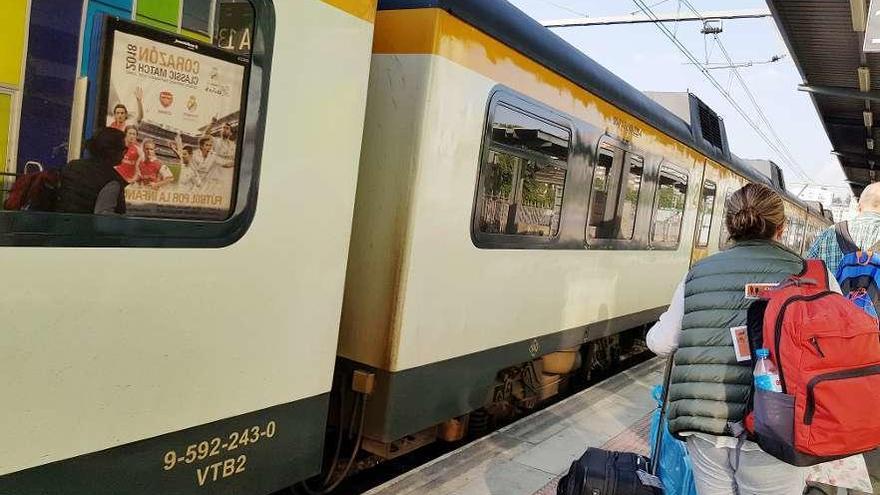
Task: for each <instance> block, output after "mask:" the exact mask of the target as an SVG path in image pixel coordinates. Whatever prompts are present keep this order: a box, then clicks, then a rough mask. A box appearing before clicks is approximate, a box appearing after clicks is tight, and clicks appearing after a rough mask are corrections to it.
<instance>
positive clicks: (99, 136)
mask: <svg viewBox="0 0 880 495" xmlns="http://www.w3.org/2000/svg"><path fill="white" fill-rule="evenodd" d="M86 149H87V150H88V157H87V158H84V159H80V160H73V161H72V162H70V163H69V164H68V165H67V166H66V167H64V169H63V170H62V171H61V189H60V191H59V195H58V206H57V210H58V211H59V212H61V213H94V214H98V215H108V214H120V215H121V214H124V213H125V186H127V185H128V183H127V182H126V181H125V179H123V178H122V176H121V175H119V173H117V172H116V170H115V169H114V167H115V166H116V164H118V163H119V162H120V160H122V156H123V155H124V154H125V152H126V150H127V149H128V147H127V146H126V145H125V135H124V134H123V133H122V131H119V130H117V129H114V128H112V127H104V128H102V129H100V130H99V131H97V132H96V133H95V135H94V136H92V138H91V139H90V140H89V141H88V143H87V144H86Z"/></svg>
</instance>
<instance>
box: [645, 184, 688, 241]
mask: <svg viewBox="0 0 880 495" xmlns="http://www.w3.org/2000/svg"><path fill="white" fill-rule="evenodd" d="M687 182H688V179H687V175H685V174H683V173H681V172H679V171H677V170H674V169H671V168H668V167H662V168H661V169H660V177H659V181H658V185H657V192H656V194H655V195H654V220H653V222H652V225H651V245H653V246H658V245H663V246H670V247H671V246H677V245H678V241H679V239H680V237H681V224H682V219H683V218H684V207H685V200H686V198H687Z"/></svg>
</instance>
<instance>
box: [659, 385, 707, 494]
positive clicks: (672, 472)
mask: <svg viewBox="0 0 880 495" xmlns="http://www.w3.org/2000/svg"><path fill="white" fill-rule="evenodd" d="M651 395H652V396H653V397H654V400H656V401H657V409H656V410H655V411H654V414H653V415H652V416H651V443H650V445H651V450H652V452H651V459H652V462H655V463H659V464H658V466H657V475H658V476H659V477H660V481H662V482H663V488H664V493H665V494H666V495H697V488H696V486H695V485H694V473H693V470H692V469H691V460H690V457H689V456H688V452H687V447H685V444H684V442H682V441H680V440H677V439H676V438H675V437H673V436H672V434H671V433H669V427H668V424H667V422H666V419H665V418H664V420H663V425H662V431H663V437H662V443H661V446H660V458H659V459H658V458H656V457H655V453H654V452H653V450H654V445H655V444H656V439H657V433H658V431H659V430H660V429H661V428H660V427H661V425H660V424H659V423H660V409H661V408H662V407H663V386H662V385H657V386H656V387H654V391H653V392H652V393H651Z"/></svg>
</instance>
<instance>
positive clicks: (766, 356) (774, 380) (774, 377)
mask: <svg viewBox="0 0 880 495" xmlns="http://www.w3.org/2000/svg"><path fill="white" fill-rule="evenodd" d="M755 354H756V355H757V356H758V363H757V364H756V365H755V388H756V389H758V390H766V391H767V392H782V384H781V383H780V382H779V372H778V371H776V365H774V364H773V362H772V361H770V351H768V350H767V349H758V350H757V351H755Z"/></svg>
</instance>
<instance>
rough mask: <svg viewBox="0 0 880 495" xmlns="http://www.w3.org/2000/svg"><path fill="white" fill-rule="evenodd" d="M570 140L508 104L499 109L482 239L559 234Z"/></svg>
mask: <svg viewBox="0 0 880 495" xmlns="http://www.w3.org/2000/svg"><path fill="white" fill-rule="evenodd" d="M569 141H570V134H569V131H568V130H567V129H563V128H562V127H559V126H557V125H555V124H551V123H549V122H547V121H544V120H543V119H540V118H538V117H535V116H532V115H531V114H529V113H526V112H525V111H521V110H518V109H515V108H514V107H512V106H508V105H506V104H498V105H496V106H495V107H494V112H493V119H492V122H491V127H490V136H489V139H488V148H489V149H488V153H487V155H486V162H485V163H484V164H483V167H482V177H481V188H480V194H479V196H478V203H477V208H476V214H477V219H476V227H477V228H476V230H477V231H478V233H479V234H489V235H499V234H501V235H509V236H522V238H523V239H528V238H535V239H540V238H544V239H550V238H553V237H556V236H557V235H558V233H559V225H560V219H561V216H562V200H563V193H564V191H565V181H566V176H567V168H566V166H567V160H568V147H569Z"/></svg>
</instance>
